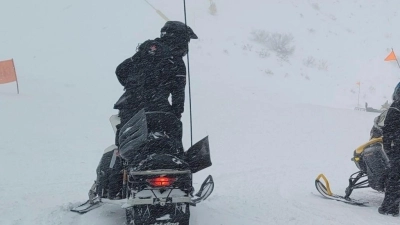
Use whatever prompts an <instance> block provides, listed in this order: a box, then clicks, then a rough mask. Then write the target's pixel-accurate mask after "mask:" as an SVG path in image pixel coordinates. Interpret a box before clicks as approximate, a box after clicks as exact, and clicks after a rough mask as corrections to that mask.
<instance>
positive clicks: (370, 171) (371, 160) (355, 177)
mask: <svg viewBox="0 0 400 225" xmlns="http://www.w3.org/2000/svg"><path fill="white" fill-rule="evenodd" d="M351 160H352V161H354V163H355V164H356V166H357V168H358V169H359V171H358V172H356V173H353V174H351V175H350V178H349V186H348V187H347V188H346V190H345V196H340V195H336V194H333V193H332V191H331V189H330V187H329V182H328V179H327V178H326V177H325V176H324V175H323V174H320V175H318V177H317V178H316V180H315V187H316V188H317V190H318V192H319V193H320V194H321V195H322V196H324V197H326V198H329V199H333V200H337V201H342V202H346V203H350V204H354V205H364V204H366V203H368V202H365V201H358V200H355V199H351V198H350V195H351V193H352V192H353V190H354V189H359V188H368V187H370V188H372V189H374V190H376V191H379V192H384V191H385V180H386V179H385V178H386V174H387V169H388V165H389V159H388V157H387V155H386V153H385V151H384V149H383V144H382V137H379V138H372V139H371V140H369V141H368V142H367V143H365V144H363V145H361V146H360V147H358V148H357V149H356V150H354V156H353V157H352V158H351ZM321 180H322V181H324V182H325V184H323V182H322V181H321Z"/></svg>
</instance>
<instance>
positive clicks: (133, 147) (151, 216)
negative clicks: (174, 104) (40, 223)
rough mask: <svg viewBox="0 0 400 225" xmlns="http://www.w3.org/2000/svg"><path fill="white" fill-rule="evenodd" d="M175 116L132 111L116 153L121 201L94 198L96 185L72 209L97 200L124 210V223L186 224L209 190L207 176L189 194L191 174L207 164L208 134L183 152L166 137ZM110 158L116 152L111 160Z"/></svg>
mask: <svg viewBox="0 0 400 225" xmlns="http://www.w3.org/2000/svg"><path fill="white" fill-rule="evenodd" d="M111 119H115V118H111ZM174 120H175V121H176V120H178V119H177V118H176V117H175V116H174V115H173V114H170V113H165V112H145V111H144V110H141V111H139V112H138V113H137V114H136V115H134V116H133V117H132V118H131V119H130V120H129V121H128V122H127V123H126V124H125V125H124V126H123V127H122V128H121V131H120V133H119V137H118V141H119V149H118V154H119V156H120V157H121V158H122V160H123V173H122V174H123V175H122V176H123V178H122V188H121V193H120V194H121V195H120V196H121V199H120V200H110V199H107V198H101V197H99V196H102V195H96V194H98V193H97V192H98V190H96V188H98V186H97V185H96V183H95V184H94V185H93V187H92V189H91V191H90V192H89V200H88V201H87V202H85V203H84V204H82V205H80V206H78V207H76V208H74V209H72V211H74V212H78V213H85V212H88V211H90V210H92V209H94V208H97V207H98V206H100V205H101V204H102V203H107V202H108V203H115V202H118V203H120V204H121V207H122V208H124V209H125V210H126V220H127V224H134V225H138V224H151V225H172V224H174V225H188V224H189V219H190V206H196V204H197V203H200V202H201V201H203V200H205V199H207V198H208V197H209V196H210V194H211V193H212V191H213V189H214V181H213V178H212V176H211V175H209V176H208V177H207V178H206V180H205V181H204V182H203V184H202V185H201V187H200V190H199V191H198V192H197V193H196V194H194V187H193V174H194V173H196V172H198V171H200V170H203V169H205V168H207V167H210V166H211V165H212V163H211V158H210V148H209V142H208V137H205V138H203V139H202V140H200V141H199V142H197V143H196V144H194V145H193V146H192V147H190V148H189V149H188V150H187V151H186V152H184V151H183V149H181V148H179V147H178V145H177V144H176V142H175V141H174V139H173V138H170V137H169V136H168V133H169V132H168V129H170V127H171V126H172V124H173V123H174ZM149 121H150V122H149ZM161 121H162V122H161ZM166 121H169V122H166ZM169 124H170V125H171V126H169ZM114 125H115V124H114ZM114 131H115V129H114ZM115 152H117V151H115ZM115 158H116V154H114V155H113V159H111V164H113V163H115V161H116V160H115ZM110 167H111V165H110Z"/></svg>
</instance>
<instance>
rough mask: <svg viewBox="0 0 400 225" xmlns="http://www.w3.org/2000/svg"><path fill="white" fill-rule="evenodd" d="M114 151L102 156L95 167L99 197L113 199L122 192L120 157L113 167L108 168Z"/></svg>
mask: <svg viewBox="0 0 400 225" xmlns="http://www.w3.org/2000/svg"><path fill="white" fill-rule="evenodd" d="M113 154H114V151H113V150H111V151H108V152H105V153H104V154H103V156H102V157H101V159H100V163H99V165H98V166H97V169H96V173H97V180H96V184H97V188H96V191H97V194H98V195H99V196H101V197H106V198H109V199H114V198H115V197H117V196H118V195H119V194H120V193H121V190H122V182H123V164H122V159H121V157H119V156H117V157H116V160H115V163H114V165H113V166H112V168H110V164H111V160H112V157H113Z"/></svg>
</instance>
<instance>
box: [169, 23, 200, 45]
mask: <svg viewBox="0 0 400 225" xmlns="http://www.w3.org/2000/svg"><path fill="white" fill-rule="evenodd" d="M166 37H174V38H177V39H179V40H181V41H184V40H186V42H189V41H190V39H197V35H196V34H195V33H194V32H193V30H192V28H190V27H189V26H186V24H184V23H182V22H179V21H167V22H166V23H165V25H164V26H163V27H162V28H161V38H166Z"/></svg>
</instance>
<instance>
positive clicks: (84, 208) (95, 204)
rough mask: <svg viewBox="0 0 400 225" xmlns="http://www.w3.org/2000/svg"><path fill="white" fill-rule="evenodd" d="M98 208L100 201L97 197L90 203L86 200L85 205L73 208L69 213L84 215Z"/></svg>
mask: <svg viewBox="0 0 400 225" xmlns="http://www.w3.org/2000/svg"><path fill="white" fill-rule="evenodd" d="M100 206H101V200H100V198H99V197H96V198H94V199H93V200H92V201H90V200H87V201H86V202H85V203H83V204H81V205H79V206H77V207H75V208H72V209H71V211H72V212H76V213H80V214H84V213H87V212H89V211H91V210H93V209H95V208H98V207H100Z"/></svg>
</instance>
